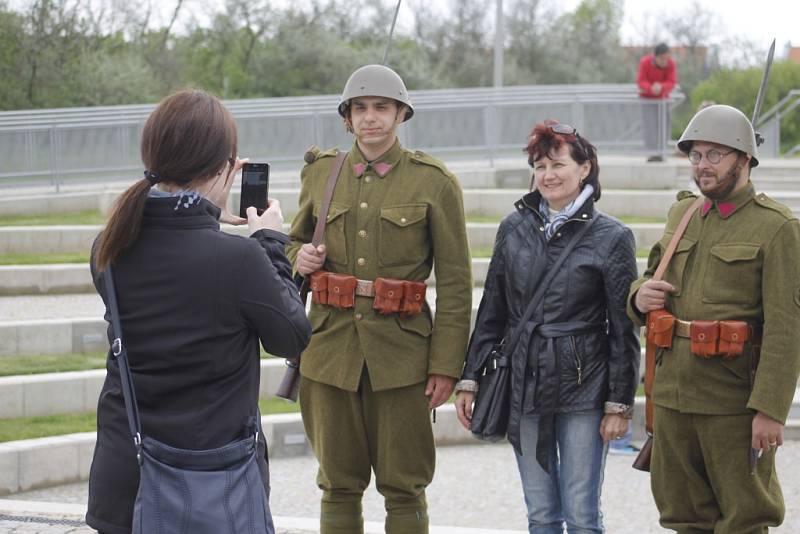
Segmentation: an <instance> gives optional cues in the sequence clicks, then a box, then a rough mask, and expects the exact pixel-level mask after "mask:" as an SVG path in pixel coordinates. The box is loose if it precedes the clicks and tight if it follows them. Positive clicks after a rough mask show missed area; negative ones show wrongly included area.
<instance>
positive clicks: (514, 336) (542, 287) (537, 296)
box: [504, 216, 597, 354]
mask: <svg viewBox="0 0 800 534" xmlns="http://www.w3.org/2000/svg"><path fill="white" fill-rule="evenodd" d="M596 220H597V216H595V217H592V218H591V219H590V220H589V221H588V222H587V223H586V224H585V225H584V227H583V228H581V229H580V231H578V233H577V234H575V237H574V238H572V240H571V241H570V242H569V244H568V245H567V246H566V247H564V250H562V251H561V254H559V256H558V259H557V260H556V262H555V263H554V264H553V266H552V267H551V268H550V270H549V271H548V272H547V276H545V278H544V280H542V281H541V282H540V283H539V286H538V287H537V288H536V293H534V294H533V298H531V300H530V303H529V304H528V308H527V309H526V310H525V314H524V315H523V316H522V319H520V321H519V323H517V327H516V328H515V329H514V330H513V331H512V333H511V335H510V336H509V337H508V339H509V344H508V350H506V351H504V352H505V353H506V354H511V351H512V350H513V349H514V346H515V345H516V343H517V340H518V339H519V336H520V335H521V334H522V329H523V328H524V327H525V323H527V322H528V320H529V319H530V318H531V316H532V315H533V312H534V310H535V309H536V308H537V303H538V302H539V301H540V300H541V299H542V297H543V296H544V292H545V291H547V287H548V286H549V285H550V282H551V281H552V280H553V277H554V276H555V275H556V273H557V272H558V270H559V268H561V265H562V264H563V263H564V260H566V259H567V256H569V253H570V252H572V249H574V248H575V245H577V244H578V242H580V240H581V238H582V237H583V236H584V234H585V233H586V232H587V231H589V228H590V227H591V226H592V225H593V224H594V221H596Z"/></svg>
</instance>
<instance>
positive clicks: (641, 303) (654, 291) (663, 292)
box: [633, 280, 675, 314]
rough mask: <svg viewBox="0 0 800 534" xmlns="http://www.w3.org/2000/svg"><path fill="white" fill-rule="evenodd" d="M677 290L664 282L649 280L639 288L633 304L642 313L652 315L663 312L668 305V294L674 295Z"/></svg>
mask: <svg viewBox="0 0 800 534" xmlns="http://www.w3.org/2000/svg"><path fill="white" fill-rule="evenodd" d="M673 291H675V288H674V287H673V286H672V284H670V283H669V282H665V281H663V280H648V281H647V282H645V283H644V284H642V285H641V286H640V287H639V291H637V292H636V297H635V298H634V301H633V303H634V304H635V305H636V309H638V310H639V311H640V312H641V313H645V314H646V313H650V312H651V311H654V310H663V309H664V306H665V305H666V303H667V293H672V292H673Z"/></svg>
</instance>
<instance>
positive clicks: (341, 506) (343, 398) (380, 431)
mask: <svg viewBox="0 0 800 534" xmlns="http://www.w3.org/2000/svg"><path fill="white" fill-rule="evenodd" d="M300 408H301V411H302V414H303V425H304V426H305V430H306V435H307V436H308V439H309V441H310V443H311V447H312V448H313V450H314V454H316V456H317V460H318V461H319V472H318V474H317V484H318V485H319V487H320V489H321V490H322V503H321V511H320V533H321V534H360V533H362V532H363V529H364V526H363V524H364V521H363V516H362V511H361V497H362V495H363V493H364V490H365V489H366V488H367V486H368V485H369V481H370V476H371V472H372V471H374V472H375V485H376V487H377V489H378V491H379V492H380V493H381V495H383V497H384V502H385V506H386V532H387V533H388V534H427V532H428V515H427V503H426V501H425V488H426V487H427V486H428V484H430V482H431V480H432V479H433V471H434V465H435V461H436V458H435V455H436V450H435V447H434V442H433V430H432V428H431V421H430V410H429V409H428V399H427V398H426V397H425V383H424V382H422V383H419V384H414V385H412V386H407V387H402V388H396V389H390V390H384V391H372V387H371V386H370V382H369V376H368V375H367V373H366V372H365V373H364V374H363V375H362V378H361V384H360V387H359V390H358V391H357V392H355V393H354V392H351V391H345V390H342V389H339V388H337V387H334V386H329V385H327V384H322V383H320V382H315V381H313V380H309V379H307V378H305V377H303V378H302V380H301V383H300Z"/></svg>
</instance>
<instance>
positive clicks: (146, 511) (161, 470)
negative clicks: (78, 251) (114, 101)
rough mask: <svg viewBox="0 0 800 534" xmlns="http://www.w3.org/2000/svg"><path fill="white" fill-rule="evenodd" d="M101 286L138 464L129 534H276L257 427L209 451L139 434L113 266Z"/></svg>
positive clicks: (106, 272) (137, 413) (134, 394)
mask: <svg viewBox="0 0 800 534" xmlns="http://www.w3.org/2000/svg"><path fill="white" fill-rule="evenodd" d="M105 284H106V292H107V293H108V302H109V307H110V311H111V325H112V328H113V330H114V336H115V339H114V342H113V344H112V347H111V349H112V354H113V357H114V358H116V360H117V362H118V364H119V370H120V379H121V381H122V392H123V397H124V398H125V409H126V411H127V413H128V426H129V428H130V431H131V435H132V436H133V442H134V445H135V446H136V457H137V460H138V462H139V475H140V481H139V491H138V492H137V494H136V501H135V502H134V508H133V530H132V532H133V534H187V533H192V534H240V533H247V534H264V533H267V534H274V532H275V527H274V526H273V523H272V516H271V514H270V510H269V502H268V500H267V494H266V491H265V489H264V484H263V482H262V480H261V473H260V471H259V468H258V462H257V459H256V458H257V456H256V455H257V454H258V430H257V428H258V427H257V426H256V424H255V422H254V423H253V425H252V428H250V429H248V430H249V434H250V435H248V437H246V438H244V439H240V440H237V441H233V442H231V443H228V444H227V445H225V446H223V447H219V448H217V449H210V450H187V449H178V448H176V447H171V446H170V445H167V444H165V443H161V442H160V441H158V440H155V439H153V438H151V437H148V436H143V435H142V429H141V424H140V421H139V409H138V408H137V406H136V393H135V391H134V389H133V381H132V377H131V371H130V367H129V365H128V354H127V351H126V349H125V345H124V344H123V343H122V328H121V324H120V319H119V308H118V307H117V296H116V291H115V289H114V277H113V275H112V273H111V266H109V267H108V268H107V269H106V271H105Z"/></svg>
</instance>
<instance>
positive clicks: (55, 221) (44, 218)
mask: <svg viewBox="0 0 800 534" xmlns="http://www.w3.org/2000/svg"><path fill="white" fill-rule="evenodd" d="M105 223H106V216H105V215H103V214H102V213H100V212H99V211H77V212H74V213H43V214H40V215H39V214H37V215H12V216H6V217H0V226H53V225H59V224H105Z"/></svg>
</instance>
